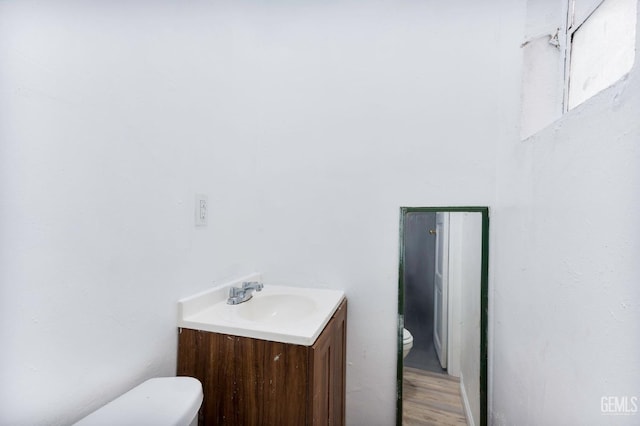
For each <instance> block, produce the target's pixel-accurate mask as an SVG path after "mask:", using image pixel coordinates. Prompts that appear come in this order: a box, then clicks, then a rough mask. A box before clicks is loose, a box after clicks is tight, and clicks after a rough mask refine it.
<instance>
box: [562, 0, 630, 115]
mask: <svg viewBox="0 0 640 426" xmlns="http://www.w3.org/2000/svg"><path fill="white" fill-rule="evenodd" d="M636 14H637V0H605V1H604V2H603V3H602V4H601V5H600V6H599V7H598V8H597V9H596V10H595V11H594V12H593V13H592V14H591V16H589V17H588V18H587V19H586V20H585V21H584V22H583V23H582V25H580V26H579V27H578V28H576V29H575V31H573V32H572V34H570V40H571V46H570V64H569V88H568V95H569V98H568V101H569V102H568V109H572V108H574V107H576V106H577V105H580V104H581V103H582V102H584V101H585V100H587V99H589V98H590V97H592V96H593V95H595V94H596V93H598V92H600V91H601V90H603V89H606V88H607V87H609V86H611V85H612V84H613V83H615V82H616V81H618V80H619V79H620V78H621V77H623V76H624V75H625V74H627V73H628V72H629V71H630V70H631V68H632V66H633V62H634V59H635V45H636V16H637V15H636Z"/></svg>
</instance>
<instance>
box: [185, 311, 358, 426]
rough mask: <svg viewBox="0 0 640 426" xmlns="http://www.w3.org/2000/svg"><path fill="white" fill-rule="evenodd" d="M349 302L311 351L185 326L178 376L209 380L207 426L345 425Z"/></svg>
mask: <svg viewBox="0 0 640 426" xmlns="http://www.w3.org/2000/svg"><path fill="white" fill-rule="evenodd" d="M346 319H347V301H346V300H343V301H342V303H341V304H340V306H339V307H338V309H337V310H336V312H335V313H334V315H333V316H332V318H331V319H330V320H329V322H328V323H327V325H326V326H325V328H324V330H323V331H322V333H321V334H320V336H319V337H318V339H317V340H316V341H315V342H314V344H313V345H312V346H301V345H294V344H288V343H279V342H272V341H267V340H260V339H253V338H248V337H239V336H230V335H226V334H220V333H211V332H208V331H200V330H192V329H187V328H182V329H180V334H179V340H178V375H179V376H192V377H196V378H197V379H199V380H200V381H201V382H202V386H203V390H204V401H203V403H202V407H201V409H200V414H199V424H200V425H207V426H208V425H233V426H236V425H238V426H239V425H291V426H300V425H343V424H344V418H345V404H344V402H345V372H346Z"/></svg>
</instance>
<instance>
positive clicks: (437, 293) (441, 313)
mask: <svg viewBox="0 0 640 426" xmlns="http://www.w3.org/2000/svg"><path fill="white" fill-rule="evenodd" d="M448 275H449V213H448V212H437V213H436V265H435V279H434V286H433V293H434V297H433V344H434V346H435V348H436V353H437V354H438V358H439V359H440V365H442V368H447V287H448V286H447V280H448Z"/></svg>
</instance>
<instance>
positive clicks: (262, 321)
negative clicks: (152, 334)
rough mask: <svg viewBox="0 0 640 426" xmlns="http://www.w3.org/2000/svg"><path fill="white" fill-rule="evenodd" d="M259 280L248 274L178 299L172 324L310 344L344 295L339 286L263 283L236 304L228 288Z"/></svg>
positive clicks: (298, 343)
mask: <svg viewBox="0 0 640 426" xmlns="http://www.w3.org/2000/svg"><path fill="white" fill-rule="evenodd" d="M245 281H260V282H262V281H261V276H260V274H251V275H247V276H245V277H241V278H238V279H237V280H233V281H230V282H228V283H225V284H222V285H220V286H217V287H214V288H212V289H210V290H207V291H205V292H202V293H199V294H196V295H194V296H191V297H187V298H185V299H182V300H180V301H179V302H178V327H183V328H190V329H194V330H202V331H211V332H214V333H222V334H229V335H234V336H243V337H251V338H255V339H263V340H270V341H274V342H282V343H292V344H297V345H304V346H311V345H312V344H313V343H314V342H315V341H316V339H317V338H318V336H319V335H320V333H321V332H322V330H323V329H324V327H325V325H327V323H328V322H329V320H330V319H331V317H332V315H333V314H334V312H335V311H336V309H337V308H338V306H339V305H340V303H341V302H342V300H343V299H344V292H343V291H341V290H329V289H317V288H304V287H287V286H277V285H270V284H264V288H263V289H262V291H259V292H257V291H254V292H253V297H252V298H251V299H250V300H248V301H246V302H243V303H240V304H238V305H229V304H227V298H228V294H229V287H231V286H234V287H240V286H241V285H242V282H245Z"/></svg>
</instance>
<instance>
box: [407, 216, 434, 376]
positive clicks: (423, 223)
mask: <svg viewBox="0 0 640 426" xmlns="http://www.w3.org/2000/svg"><path fill="white" fill-rule="evenodd" d="M435 226H436V214H435V213H408V214H407V217H406V220H405V228H404V244H405V259H404V260H405V262H404V286H405V288H404V315H405V317H404V321H405V328H407V329H408V330H409V331H410V332H411V334H412V335H413V349H412V351H411V352H410V353H409V356H408V357H407V358H406V360H405V365H407V366H411V367H417V368H427V367H428V366H427V365H425V362H426V361H425V360H424V359H423V358H424V356H425V355H427V354H430V355H433V349H432V346H433V274H434V270H433V268H434V265H435V244H436V238H435V236H434V235H430V234H429V229H435ZM427 364H428V363H427ZM431 364H433V362H431Z"/></svg>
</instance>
